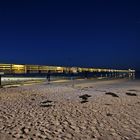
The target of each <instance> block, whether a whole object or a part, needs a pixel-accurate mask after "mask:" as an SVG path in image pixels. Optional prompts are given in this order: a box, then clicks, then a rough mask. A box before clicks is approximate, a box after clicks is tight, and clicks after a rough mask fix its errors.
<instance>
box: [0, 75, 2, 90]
mask: <svg viewBox="0 0 140 140" xmlns="http://www.w3.org/2000/svg"><path fill="white" fill-rule="evenodd" d="M1 87H2V85H1V75H0V88H1Z"/></svg>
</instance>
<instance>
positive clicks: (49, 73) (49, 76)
mask: <svg viewBox="0 0 140 140" xmlns="http://www.w3.org/2000/svg"><path fill="white" fill-rule="evenodd" d="M47 80H48V82H49V83H50V81H51V72H50V70H49V71H48V73H47Z"/></svg>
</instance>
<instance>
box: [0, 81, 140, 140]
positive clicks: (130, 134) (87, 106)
mask: <svg viewBox="0 0 140 140" xmlns="http://www.w3.org/2000/svg"><path fill="white" fill-rule="evenodd" d="M72 85H73V83H71V82H61V83H59V82H58V83H57V82H56V83H51V84H47V83H39V84H35V85H28V86H20V87H10V88H8V87H5V88H1V89H0V140H20V139H21V140H23V139H24V140H140V81H138V80H125V79H122V80H106V81H105V80H103V81H94V80H82V81H79V82H77V83H75V84H74V86H72Z"/></svg>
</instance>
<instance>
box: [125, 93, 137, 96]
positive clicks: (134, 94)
mask: <svg viewBox="0 0 140 140" xmlns="http://www.w3.org/2000/svg"><path fill="white" fill-rule="evenodd" d="M126 95H128V96H137V94H136V93H130V92H127V93H126Z"/></svg>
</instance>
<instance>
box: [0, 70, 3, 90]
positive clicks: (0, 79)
mask: <svg viewBox="0 0 140 140" xmlns="http://www.w3.org/2000/svg"><path fill="white" fill-rule="evenodd" d="M2 75H4V72H0V88H2Z"/></svg>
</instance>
